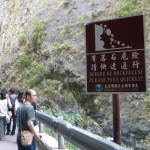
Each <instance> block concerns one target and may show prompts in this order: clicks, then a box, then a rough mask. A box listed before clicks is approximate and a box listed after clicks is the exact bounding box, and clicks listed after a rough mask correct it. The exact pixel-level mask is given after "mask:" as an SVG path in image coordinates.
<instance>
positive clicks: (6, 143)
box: [0, 135, 18, 150]
mask: <svg viewBox="0 0 150 150" xmlns="http://www.w3.org/2000/svg"><path fill="white" fill-rule="evenodd" d="M16 138H17V136H16V135H6V136H5V138H4V139H3V140H2V141H0V150H17V149H18V148H17V143H16Z"/></svg>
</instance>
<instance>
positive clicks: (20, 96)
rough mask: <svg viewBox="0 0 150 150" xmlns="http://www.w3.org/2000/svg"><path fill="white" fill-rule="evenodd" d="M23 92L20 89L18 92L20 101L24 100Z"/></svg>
mask: <svg viewBox="0 0 150 150" xmlns="http://www.w3.org/2000/svg"><path fill="white" fill-rule="evenodd" d="M23 94H24V92H23V91H19V94H18V101H19V102H23V99H24V98H23Z"/></svg>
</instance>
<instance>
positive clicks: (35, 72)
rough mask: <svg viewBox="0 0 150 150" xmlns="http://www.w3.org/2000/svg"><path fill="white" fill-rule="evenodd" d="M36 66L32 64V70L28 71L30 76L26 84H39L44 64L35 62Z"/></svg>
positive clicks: (30, 85)
mask: <svg viewBox="0 0 150 150" xmlns="http://www.w3.org/2000/svg"><path fill="white" fill-rule="evenodd" d="M36 65H37V66H35V64H34V63H33V64H32V68H33V69H32V71H31V73H30V77H29V79H28V80H27V85H28V86H29V87H34V86H36V85H37V84H39V83H40V82H41V80H42V78H43V75H44V65H43V64H42V63H39V64H36Z"/></svg>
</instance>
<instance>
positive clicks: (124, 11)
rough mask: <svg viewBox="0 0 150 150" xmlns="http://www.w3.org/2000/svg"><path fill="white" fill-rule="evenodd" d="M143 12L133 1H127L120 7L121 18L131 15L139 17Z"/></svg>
mask: <svg viewBox="0 0 150 150" xmlns="http://www.w3.org/2000/svg"><path fill="white" fill-rule="evenodd" d="M142 12H143V10H142V8H141V6H140V5H136V1H133V0H126V1H125V2H124V3H121V5H120V12H119V16H121V17H124V16H130V15H137V14H141V13H142Z"/></svg>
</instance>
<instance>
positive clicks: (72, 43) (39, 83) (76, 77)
mask: <svg viewBox="0 0 150 150" xmlns="http://www.w3.org/2000/svg"><path fill="white" fill-rule="evenodd" d="M123 2H124V3H125V2H127V1H123V0H120V1H117V0H105V1H104V0H91V1H88V0H82V1H81V0H34V1H33V0H15V1H13V0H7V1H5V0H0V27H1V30H0V56H1V58H0V79H1V82H2V84H1V86H2V87H6V88H10V87H12V86H14V87H16V88H17V89H18V90H19V89H20V88H21V89H26V88H34V89H35V90H36V91H38V95H40V98H39V104H38V105H47V106H48V107H54V108H55V109H57V110H58V111H59V110H62V111H64V112H66V113H72V112H79V113H82V114H84V115H86V116H90V117H91V118H93V119H95V120H96V122H97V123H98V124H99V126H96V127H95V126H93V128H92V127H91V126H89V130H90V131H91V132H94V133H96V134H102V133H100V131H99V128H102V129H103V130H104V132H105V134H106V136H111V137H112V98H111V95H110V94H107V93H106V94H98V95H87V94H85V40H84V36H85V35H84V24H86V23H88V22H91V21H95V20H102V19H111V18H115V17H118V16H119V12H120V11H121V8H122V7H123V6H122V5H121V4H122V3H123ZM132 3H133V1H130V4H132ZM134 3H135V5H137V6H138V8H140V9H141V10H143V12H146V13H147V12H148V11H149V7H148V8H147V7H146V6H149V5H150V3H149V2H147V1H144V2H141V1H137V2H134ZM121 6H122V7H121ZM122 9H123V8H122ZM145 18H146V42H147V43H146V47H147V50H146V52H147V54H148V53H149V37H150V35H149V34H150V33H149V31H150V30H149V18H148V17H147V15H146V16H145ZM147 58H149V57H148V55H147ZM147 63H148V62H147ZM148 64H149V63H148ZM148 70H149V67H148ZM40 99H42V100H40ZM148 100H149V95H148V94H147V95H144V94H132V95H129V94H122V95H121V130H122V131H121V132H122V139H123V142H124V143H125V144H126V145H127V146H131V147H134V148H135V149H138V148H139V147H143V149H146V148H147V147H148V143H147V141H148V139H149V137H148V135H149V133H150V123H149V101H148ZM96 130H97V131H96Z"/></svg>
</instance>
